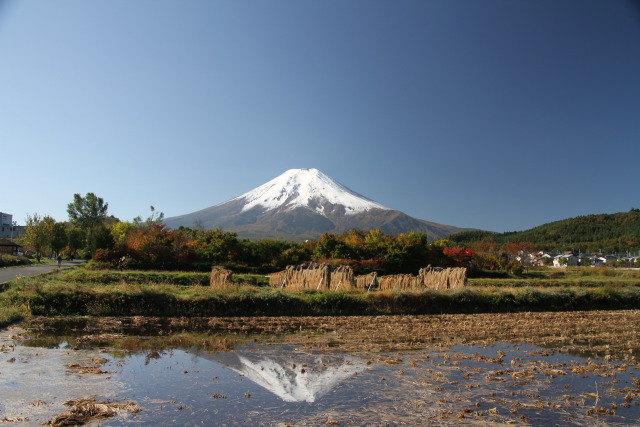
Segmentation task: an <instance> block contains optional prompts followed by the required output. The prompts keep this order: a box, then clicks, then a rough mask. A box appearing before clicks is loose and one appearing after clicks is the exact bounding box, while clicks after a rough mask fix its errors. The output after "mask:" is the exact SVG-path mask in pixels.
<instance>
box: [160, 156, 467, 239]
mask: <svg viewBox="0 0 640 427" xmlns="http://www.w3.org/2000/svg"><path fill="white" fill-rule="evenodd" d="M165 223H166V224H167V225H168V226H169V227H171V228H178V227H180V226H185V227H191V228H204V229H214V228H218V227H220V228H223V229H224V230H227V231H233V232H235V233H237V234H238V236H239V237H244V238H250V239H263V238H276V239H285V240H297V241H301V240H305V239H316V238H318V237H320V236H321V235H322V234H323V233H341V232H344V231H348V230H350V229H353V228H359V229H362V230H370V229H375V228H379V229H381V231H383V232H385V233H388V234H400V233H406V232H408V231H420V232H424V233H426V234H427V235H428V236H429V238H431V239H437V238H441V237H445V236H448V235H449V234H451V233H455V232H459V231H462V230H463V229H461V228H458V227H453V226H448V225H442V224H437V223H433V222H428V221H424V220H420V219H416V218H412V217H410V216H408V215H406V214H404V213H402V212H400V211H396V210H393V209H389V208H387V207H386V206H384V205H382V204H380V203H377V202H375V201H373V200H371V199H368V198H366V197H364V196H362V195H360V194H358V193H356V192H355V191H353V190H350V189H349V188H347V187H345V186H344V185H342V184H339V183H337V182H336V181H334V180H333V179H331V178H329V177H328V176H327V175H325V174H323V173H322V172H320V171H319V170H317V169H291V170H288V171H286V172H285V173H283V174H282V175H280V176H278V177H276V178H274V179H272V180H271V181H269V182H267V183H265V184H263V185H261V186H259V187H257V188H255V189H254V190H251V191H249V192H247V193H245V194H243V195H241V196H238V197H236V198H234V199H231V200H229V201H227V202H225V203H222V204H219V205H216V206H212V207H209V208H206V209H202V210H200V211H197V212H193V213H190V214H186V215H181V216H176V217H171V218H167V219H166V220H165Z"/></svg>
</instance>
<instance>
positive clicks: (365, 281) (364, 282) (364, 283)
mask: <svg viewBox="0 0 640 427" xmlns="http://www.w3.org/2000/svg"><path fill="white" fill-rule="evenodd" d="M377 277H378V275H377V274H376V273H369V274H366V275H362V276H357V277H356V287H357V288H358V289H369V286H370V285H371V284H372V283H373V286H371V287H372V288H375V287H376V285H377V283H378V281H377V280H376V278H377Z"/></svg>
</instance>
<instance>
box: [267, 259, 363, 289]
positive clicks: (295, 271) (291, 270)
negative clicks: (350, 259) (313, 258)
mask: <svg viewBox="0 0 640 427" xmlns="http://www.w3.org/2000/svg"><path fill="white" fill-rule="evenodd" d="M353 280H354V279H353V269H352V268H351V267H349V266H339V267H336V268H335V269H333V270H332V269H331V267H330V266H329V265H328V264H301V265H289V266H287V268H286V269H285V270H284V271H280V272H278V273H273V274H271V276H270V277H269V285H270V286H273V287H278V288H285V289H287V290H306V289H310V290H334V291H335V290H338V289H340V290H346V289H351V287H352V286H353Z"/></svg>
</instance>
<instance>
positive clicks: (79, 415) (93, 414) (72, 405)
mask: <svg viewBox="0 0 640 427" xmlns="http://www.w3.org/2000/svg"><path fill="white" fill-rule="evenodd" d="M64 404H65V405H66V406H69V409H68V410H66V411H65V412H63V413H62V414H60V415H58V416H56V417H55V418H52V419H50V420H49V421H48V422H47V425H50V426H55V427H59V426H77V425H82V424H86V423H88V422H90V421H92V420H99V419H105V418H111V417H113V416H115V415H117V414H118V410H123V409H124V410H126V411H129V412H130V413H132V414H135V413H137V412H140V407H139V406H138V405H136V404H135V403H133V402H126V403H116V402H98V401H96V400H94V399H73V400H69V401H66V402H64Z"/></svg>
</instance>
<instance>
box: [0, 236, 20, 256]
mask: <svg viewBox="0 0 640 427" xmlns="http://www.w3.org/2000/svg"><path fill="white" fill-rule="evenodd" d="M19 250H20V245H19V244H17V243H14V242H12V241H11V240H9V239H2V238H0V253H2V254H9V255H18V252H19Z"/></svg>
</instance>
